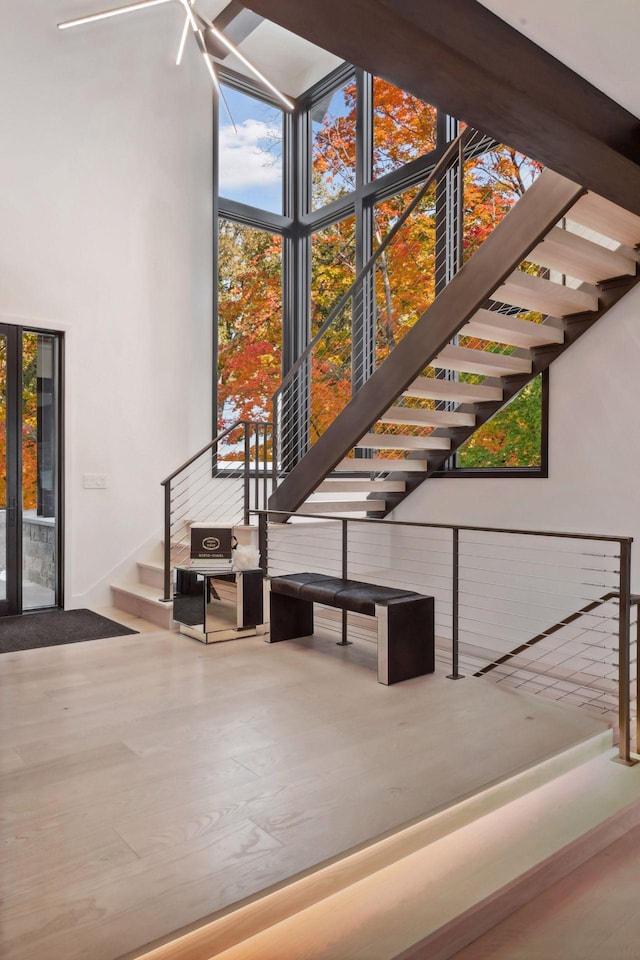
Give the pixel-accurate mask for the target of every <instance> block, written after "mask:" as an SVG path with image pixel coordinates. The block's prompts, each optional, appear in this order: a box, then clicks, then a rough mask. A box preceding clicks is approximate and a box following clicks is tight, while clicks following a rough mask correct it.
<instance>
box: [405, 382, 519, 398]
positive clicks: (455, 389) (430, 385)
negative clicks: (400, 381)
mask: <svg viewBox="0 0 640 960" xmlns="http://www.w3.org/2000/svg"><path fill="white" fill-rule="evenodd" d="M402 396H403V397H417V398H418V399H422V400H444V401H445V402H447V403H495V402H496V401H499V400H502V397H503V393H502V389H501V388H500V387H489V386H487V385H486V384H484V383H465V382H464V381H463V380H440V379H439V378H438V377H418V379H417V380H414V381H413V383H412V384H411V386H410V387H407V389H406V390H405V391H404V393H403V394H402Z"/></svg>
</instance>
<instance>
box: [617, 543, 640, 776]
mask: <svg viewBox="0 0 640 960" xmlns="http://www.w3.org/2000/svg"><path fill="white" fill-rule="evenodd" d="M618 599H619V609H618V727H619V736H620V743H619V746H618V757H617V758H616V759H617V760H619V761H620V763H624V764H627V766H630V765H631V764H634V763H637V762H638V761H637V760H633V759H632V758H631V636H630V634H631V543H630V542H629V541H628V540H621V541H620V595H619V598H618Z"/></svg>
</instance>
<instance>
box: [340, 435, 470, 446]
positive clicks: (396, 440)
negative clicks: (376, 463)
mask: <svg viewBox="0 0 640 960" xmlns="http://www.w3.org/2000/svg"><path fill="white" fill-rule="evenodd" d="M356 447H358V448H359V449H360V450H362V449H366V450H450V449H451V440H449V438H448V437H411V436H405V435H403V434H401V433H365V435H364V437H363V438H362V440H360V441H359V442H358V443H356Z"/></svg>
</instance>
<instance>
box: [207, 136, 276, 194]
mask: <svg viewBox="0 0 640 960" xmlns="http://www.w3.org/2000/svg"><path fill="white" fill-rule="evenodd" d="M281 138H282V132H281V130H280V129H279V128H278V127H277V126H273V125H271V124H268V123H264V122H263V121H262V120H243V121H242V123H239V124H238V132H237V133H236V132H235V130H234V129H233V127H232V126H231V125H230V124H229V125H227V126H223V127H221V128H220V192H221V193H224V190H225V188H226V189H227V191H229V190H231V189H233V192H234V193H237V192H238V190H241V189H242V188H248V187H255V186H264V185H268V184H272V183H273V184H275V183H280V182H281V180H282V159H281V157H280V156H279V155H278V153H276V152H275V151H272V150H269V149H267V148H268V146H269V142H270V141H274V140H280V139H281Z"/></svg>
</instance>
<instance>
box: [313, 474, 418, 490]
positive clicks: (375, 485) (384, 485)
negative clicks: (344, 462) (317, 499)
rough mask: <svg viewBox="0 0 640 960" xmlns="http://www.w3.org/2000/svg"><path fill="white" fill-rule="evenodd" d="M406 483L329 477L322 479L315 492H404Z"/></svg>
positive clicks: (402, 481) (401, 481)
mask: <svg viewBox="0 0 640 960" xmlns="http://www.w3.org/2000/svg"><path fill="white" fill-rule="evenodd" d="M406 489H407V485H406V483H405V481H404V480H366V479H365V478H364V477H363V478H362V479H361V478H360V477H355V478H353V479H351V480H348V479H346V478H345V479H340V480H336V479H334V478H331V477H329V478H328V479H327V480H323V481H322V483H321V484H320V486H319V487H316V490H315V492H316V493H404V492H405V490H406Z"/></svg>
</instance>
